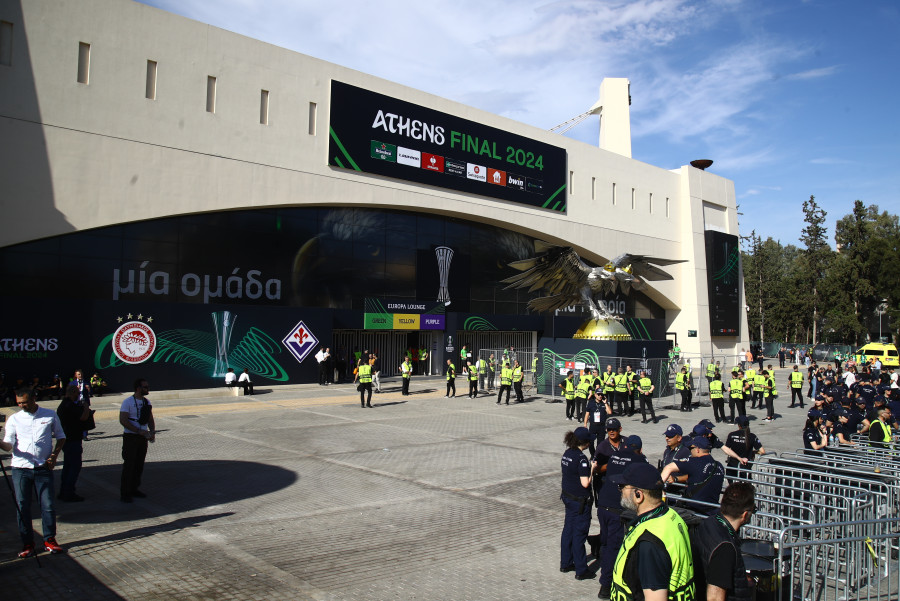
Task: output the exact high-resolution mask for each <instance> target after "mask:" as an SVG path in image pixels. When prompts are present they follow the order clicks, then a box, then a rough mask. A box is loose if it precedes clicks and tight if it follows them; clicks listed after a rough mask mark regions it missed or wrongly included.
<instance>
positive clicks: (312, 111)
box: [309, 102, 317, 136]
mask: <svg viewBox="0 0 900 601" xmlns="http://www.w3.org/2000/svg"><path fill="white" fill-rule="evenodd" d="M316 112H317V108H316V103H315V102H310V103H309V135H311V136H314V135H316Z"/></svg>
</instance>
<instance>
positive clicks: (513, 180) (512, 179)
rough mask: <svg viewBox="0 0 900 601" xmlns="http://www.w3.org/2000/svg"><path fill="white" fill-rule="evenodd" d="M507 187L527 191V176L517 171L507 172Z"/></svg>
mask: <svg viewBox="0 0 900 601" xmlns="http://www.w3.org/2000/svg"><path fill="white" fill-rule="evenodd" d="M506 187H507V188H514V189H516V190H521V191H522V192H524V191H525V177H524V176H522V175H516V174H515V173H507V174H506Z"/></svg>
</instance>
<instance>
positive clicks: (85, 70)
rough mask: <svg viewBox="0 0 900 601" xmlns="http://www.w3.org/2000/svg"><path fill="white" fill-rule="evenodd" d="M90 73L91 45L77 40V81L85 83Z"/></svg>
mask: <svg viewBox="0 0 900 601" xmlns="http://www.w3.org/2000/svg"><path fill="white" fill-rule="evenodd" d="M90 75H91V45H90V44H85V43H84V42H78V83H83V84H87V83H88V80H89V79H90Z"/></svg>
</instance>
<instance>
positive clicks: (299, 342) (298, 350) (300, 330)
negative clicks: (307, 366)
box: [281, 321, 319, 363]
mask: <svg viewBox="0 0 900 601" xmlns="http://www.w3.org/2000/svg"><path fill="white" fill-rule="evenodd" d="M281 343H282V344H283V345H284V346H285V348H287V350H288V351H290V353H291V354H292V355H293V356H294V358H295V359H296V360H297V362H298V363H303V360H304V359H306V356H307V355H309V354H310V353H311V352H312V350H313V349H314V348H316V345H317V344H319V339H318V338H316V337H315V335H314V334H313V333H312V332H311V331H310V330H309V328H307V327H306V324H305V323H303V322H302V321H301V322H300V323H298V324H297V325H295V326H294V329H293V330H291V331H290V332H288V334H287V336H285V337H284V339H283V340H282V341H281Z"/></svg>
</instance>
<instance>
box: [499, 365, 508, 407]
mask: <svg viewBox="0 0 900 601" xmlns="http://www.w3.org/2000/svg"><path fill="white" fill-rule="evenodd" d="M511 386H512V369H510V367H509V361H505V362H504V363H503V369H501V370H500V392H498V393H497V404H498V405H499V404H500V397H502V396H503V391H504V390H505V391H506V404H507V405H509V390H510V387H511Z"/></svg>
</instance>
